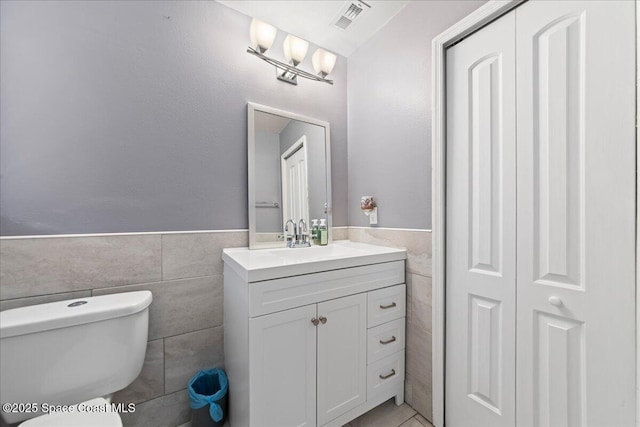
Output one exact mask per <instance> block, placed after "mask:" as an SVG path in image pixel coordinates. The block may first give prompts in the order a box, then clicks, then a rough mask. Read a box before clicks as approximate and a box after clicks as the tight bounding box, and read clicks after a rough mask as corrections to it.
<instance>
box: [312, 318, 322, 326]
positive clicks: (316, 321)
mask: <svg viewBox="0 0 640 427" xmlns="http://www.w3.org/2000/svg"><path fill="white" fill-rule="evenodd" d="M311 323H313V326H318V323H320V322H319V321H318V319H316V318H315V317H314V318H313V319H311Z"/></svg>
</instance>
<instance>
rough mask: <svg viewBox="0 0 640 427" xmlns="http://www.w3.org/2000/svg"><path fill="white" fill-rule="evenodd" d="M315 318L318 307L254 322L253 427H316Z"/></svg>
mask: <svg viewBox="0 0 640 427" xmlns="http://www.w3.org/2000/svg"><path fill="white" fill-rule="evenodd" d="M315 317H316V305H315V304H313V305H308V306H305V307H300V308H294V309H291V310H286V311H281V312H279V313H274V314H269V315H266V316H261V317H255V318H252V319H251V320H250V321H249V339H250V345H249V347H250V356H249V370H250V378H251V379H250V395H251V397H250V399H251V410H250V412H251V425H252V426H259V427H289V426H297V427H313V426H315V425H316V327H315V326H314V325H313V323H312V319H314V318H315ZM230 386H231V387H233V384H231V385H230Z"/></svg>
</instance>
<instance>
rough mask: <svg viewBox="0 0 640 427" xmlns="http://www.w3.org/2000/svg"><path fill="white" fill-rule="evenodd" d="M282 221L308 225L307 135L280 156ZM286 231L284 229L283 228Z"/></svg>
mask: <svg viewBox="0 0 640 427" xmlns="http://www.w3.org/2000/svg"><path fill="white" fill-rule="evenodd" d="M280 163H281V165H282V204H283V206H282V208H283V209H282V223H283V224H285V223H286V222H287V221H288V220H289V219H292V220H293V221H295V223H296V224H298V223H299V221H300V220H301V219H304V221H305V224H307V227H308V225H309V189H308V184H307V183H308V172H307V137H306V136H305V135H303V136H302V137H301V138H300V139H298V140H297V141H296V142H295V143H294V144H292V145H291V147H289V149H287V151H285V152H284V153H283V154H282V156H281V161H280ZM285 231H286V230H285Z"/></svg>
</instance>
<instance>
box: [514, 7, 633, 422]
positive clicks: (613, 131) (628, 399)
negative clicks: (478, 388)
mask: <svg viewBox="0 0 640 427" xmlns="http://www.w3.org/2000/svg"><path fill="white" fill-rule="evenodd" d="M634 16H635V10H634V2H632V1H602V2H598V1H553V2H550V1H530V2H527V3H525V4H524V5H522V6H520V7H518V8H517V9H516V32H517V37H516V51H517V59H516V64H517V85H518V92H517V98H518V115H517V117H518V126H517V129H518V150H517V151H518V154H517V155H518V164H517V174H518V198H517V199H518V233H517V234H518V249H517V250H518V255H517V257H518V267H517V268H518V288H517V298H518V304H517V307H518V308H517V324H518V331H517V336H518V350H517V364H518V366H517V372H518V373H517V393H516V396H517V421H518V422H517V425H518V426H522V427H526V426H541V427H544V426H563V427H564V426H567V427H570V426H585V425H589V426H607V427H613V426H633V425H635V407H636V405H635V376H636V374H635V280H634V275H635V250H634V244H635V158H636V154H635V146H636V142H635V136H634V133H635V127H634V126H635V125H634V122H635V118H634V117H635V105H634V103H635V95H634V94H635V75H634V72H635V45H634V39H635V33H634V30H635V28H634V25H635V23H634Z"/></svg>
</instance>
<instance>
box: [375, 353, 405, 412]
mask: <svg viewBox="0 0 640 427" xmlns="http://www.w3.org/2000/svg"><path fill="white" fill-rule="evenodd" d="M403 381H404V351H399V352H397V353H395V354H392V355H391V356H388V357H385V358H384V359H381V360H378V361H377V362H374V363H372V364H371V365H369V366H367V399H368V400H370V399H374V398H375V397H376V396H377V395H379V394H384V393H386V392H387V391H388V390H390V389H393V388H394V387H396V386H397V385H398V384H399V383H402V382H403Z"/></svg>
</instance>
